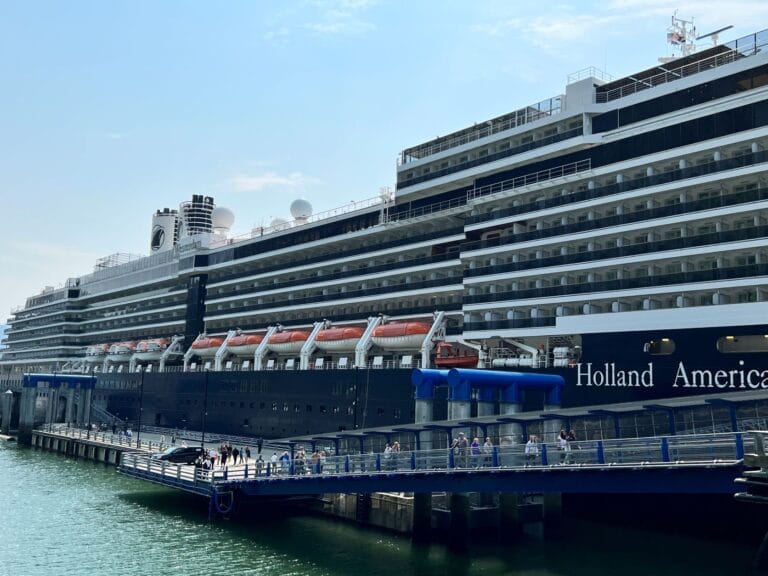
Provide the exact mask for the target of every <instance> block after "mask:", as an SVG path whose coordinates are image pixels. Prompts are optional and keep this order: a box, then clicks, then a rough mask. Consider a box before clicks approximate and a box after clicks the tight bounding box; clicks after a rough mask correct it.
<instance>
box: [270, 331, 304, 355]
mask: <svg viewBox="0 0 768 576" xmlns="http://www.w3.org/2000/svg"><path fill="white" fill-rule="evenodd" d="M307 338H309V332H305V331H303V330H285V331H283V332H278V333H277V334H273V335H272V336H270V337H269V341H268V342H267V347H268V348H269V349H270V350H272V352H276V353H278V354H293V353H297V352H300V351H301V347H302V346H304V342H306V341H307Z"/></svg>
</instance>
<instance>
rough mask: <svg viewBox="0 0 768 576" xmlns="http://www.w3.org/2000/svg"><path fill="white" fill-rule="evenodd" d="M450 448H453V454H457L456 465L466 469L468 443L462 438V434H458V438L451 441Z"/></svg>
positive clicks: (464, 437) (465, 438)
mask: <svg viewBox="0 0 768 576" xmlns="http://www.w3.org/2000/svg"><path fill="white" fill-rule="evenodd" d="M451 448H453V450H454V454H458V456H459V458H458V462H457V465H458V466H459V467H462V468H466V467H467V452H468V449H469V442H468V441H467V437H466V436H464V432H459V436H458V438H456V440H454V441H453V446H451Z"/></svg>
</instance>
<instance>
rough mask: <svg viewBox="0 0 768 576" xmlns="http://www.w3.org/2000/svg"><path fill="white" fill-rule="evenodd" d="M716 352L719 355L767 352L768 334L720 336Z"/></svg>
mask: <svg viewBox="0 0 768 576" xmlns="http://www.w3.org/2000/svg"><path fill="white" fill-rule="evenodd" d="M717 351H718V352H720V353H721V354H745V353H752V354H755V353H757V354H759V353H765V352H768V334H748V335H746V336H722V337H720V338H718V339H717Z"/></svg>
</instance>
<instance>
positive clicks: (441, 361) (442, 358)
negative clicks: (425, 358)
mask: <svg viewBox="0 0 768 576" xmlns="http://www.w3.org/2000/svg"><path fill="white" fill-rule="evenodd" d="M478 359H479V357H478V355H477V354H473V353H470V354H467V353H466V352H464V353H462V352H460V351H459V350H458V349H456V348H454V347H453V346H452V345H451V344H449V343H448V342H440V343H439V344H438V345H437V349H436V350H435V366H437V367H438V368H447V369H450V368H475V367H476V366H477V361H478Z"/></svg>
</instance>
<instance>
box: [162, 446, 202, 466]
mask: <svg viewBox="0 0 768 576" xmlns="http://www.w3.org/2000/svg"><path fill="white" fill-rule="evenodd" d="M202 455H203V449H202V448H201V447H200V446H190V447H187V446H171V447H170V448H168V449H167V450H165V451H163V452H158V453H157V454H152V459H153V460H165V461H166V462H173V463H176V464H194V463H195V461H196V460H197V459H198V458H199V457H200V456H202Z"/></svg>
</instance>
